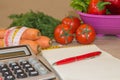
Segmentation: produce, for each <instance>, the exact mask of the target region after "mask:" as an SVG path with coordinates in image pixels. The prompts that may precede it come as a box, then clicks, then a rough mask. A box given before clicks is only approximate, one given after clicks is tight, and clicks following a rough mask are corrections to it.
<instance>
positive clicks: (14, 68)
mask: <svg viewBox="0 0 120 80" xmlns="http://www.w3.org/2000/svg"><path fill="white" fill-rule="evenodd" d="M17 69H21V67H20V66H18V65H16V66H14V67H13V68H12V70H17Z"/></svg>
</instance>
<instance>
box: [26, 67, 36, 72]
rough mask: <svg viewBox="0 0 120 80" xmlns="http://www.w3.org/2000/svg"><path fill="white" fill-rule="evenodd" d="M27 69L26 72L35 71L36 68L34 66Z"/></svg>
mask: <svg viewBox="0 0 120 80" xmlns="http://www.w3.org/2000/svg"><path fill="white" fill-rule="evenodd" d="M25 71H26V72H29V71H35V69H34V68H33V67H29V68H26V69H25Z"/></svg>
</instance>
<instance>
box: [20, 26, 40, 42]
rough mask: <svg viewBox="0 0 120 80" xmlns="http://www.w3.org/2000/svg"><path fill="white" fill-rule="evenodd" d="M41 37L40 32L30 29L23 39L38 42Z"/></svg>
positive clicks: (24, 33)
mask: <svg viewBox="0 0 120 80" xmlns="http://www.w3.org/2000/svg"><path fill="white" fill-rule="evenodd" d="M39 36H40V31H39V30H38V29H34V28H28V29H27V30H25V32H23V34H22V36H21V39H29V40H36V39H38V38H39Z"/></svg>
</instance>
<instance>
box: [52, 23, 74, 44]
mask: <svg viewBox="0 0 120 80" xmlns="http://www.w3.org/2000/svg"><path fill="white" fill-rule="evenodd" d="M54 38H55V40H56V42H58V43H60V44H68V43H71V42H72V40H73V38H74V37H73V32H72V31H71V30H70V26H69V25H66V24H59V25H58V26H57V27H56V28H55V30H54Z"/></svg>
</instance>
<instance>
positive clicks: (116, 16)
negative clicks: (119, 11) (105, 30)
mask: <svg viewBox="0 0 120 80" xmlns="http://www.w3.org/2000/svg"><path fill="white" fill-rule="evenodd" d="M76 13H78V14H79V15H83V16H88V17H99V18H120V15H94V14H87V13H83V12H80V11H76Z"/></svg>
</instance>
